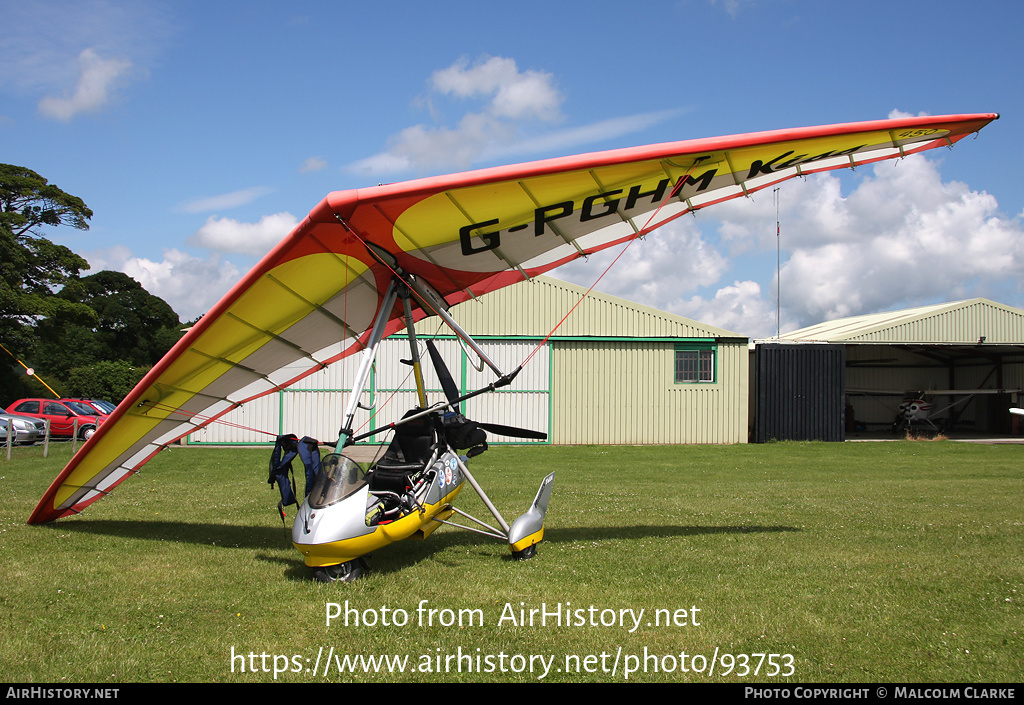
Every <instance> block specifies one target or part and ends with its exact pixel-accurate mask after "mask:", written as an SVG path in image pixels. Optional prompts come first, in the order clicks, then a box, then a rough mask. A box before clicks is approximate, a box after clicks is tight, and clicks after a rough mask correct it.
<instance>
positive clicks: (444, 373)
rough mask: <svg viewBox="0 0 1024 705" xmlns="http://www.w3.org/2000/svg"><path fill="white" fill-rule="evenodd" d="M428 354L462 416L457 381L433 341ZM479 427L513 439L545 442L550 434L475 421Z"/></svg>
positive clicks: (446, 392) (457, 412)
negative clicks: (530, 439)
mask: <svg viewBox="0 0 1024 705" xmlns="http://www.w3.org/2000/svg"><path fill="white" fill-rule="evenodd" d="M426 342H427V352H428V353H429V354H430V361H431V362H432V363H433V365H434V369H435V370H437V376H438V378H439V379H440V380H441V389H443V390H444V396H445V398H446V399H448V403H449V404H451V405H452V409H453V410H454V411H455V413H456V414H461V413H462V412H461V411H460V409H459V403H458V402H459V399H460V395H459V388H458V386H456V384H455V380H454V379H453V378H452V374H451V372H450V371H449V370H448V366H447V365H446V364H445V363H444V359H443V358H442V357H441V353H439V352H438V351H437V348H435V347H434V342H433V341H432V340H429V339H428V340H427V341H426ZM472 423H474V424H476V426H477V427H479V428H482V429H484V430H485V431H491V432H492V433H497V434H499V435H502V436H511V437H513V438H532V439H535V440H540V441H544V440H547V437H548V434H546V433H542V432H541V431H533V430H531V429H528V428H518V427H516V426H505V425H504V424H496V423H482V422H480V421H473V422H472Z"/></svg>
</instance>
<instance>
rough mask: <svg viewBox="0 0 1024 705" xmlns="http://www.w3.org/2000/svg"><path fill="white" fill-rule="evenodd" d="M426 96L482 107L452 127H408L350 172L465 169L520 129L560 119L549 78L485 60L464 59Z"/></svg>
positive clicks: (437, 78)
mask: <svg viewBox="0 0 1024 705" xmlns="http://www.w3.org/2000/svg"><path fill="white" fill-rule="evenodd" d="M429 83H430V86H431V96H430V97H428V99H427V101H426V102H428V103H432V102H433V100H434V99H436V98H439V97H445V96H451V97H455V98H458V99H461V100H464V101H465V100H473V101H478V102H479V101H483V104H482V105H480V106H479V109H478V110H476V111H472V112H467V113H465V114H464V115H463V117H462V118H461V119H460V120H459V122H458V124H457V126H455V127H444V126H434V127H432V126H428V125H422V124H420V125H413V126H412V127H408V128H406V129H404V130H402V131H401V132H400V133H398V134H397V135H396V136H395V137H393V138H392V139H391V140H390V146H389V147H388V149H387V150H386V151H385V152H382V153H379V154H376V155H373V156H371V157H368V158H366V159H363V160H360V161H358V162H356V163H354V164H352V165H351V166H350V167H349V170H351V171H354V172H361V173H367V174H378V173H385V172H395V171H405V170H417V171H431V170H434V169H438V168H446V167H447V168H463V169H464V168H467V167H468V166H470V165H471V164H472V163H473V162H474V161H476V160H477V159H479V158H480V156H481V155H483V154H486V153H487V152H488V151H490V150H493V149H495V148H496V147H498V146H500V145H505V144H508V143H509V142H510V141H513V140H514V139H516V137H517V135H518V130H519V125H520V123H527V122H531V121H541V122H553V121H557V120H559V119H560V118H561V104H562V95H561V93H560V92H559V91H558V89H557V87H556V86H555V81H554V77H553V76H552V75H551V74H549V73H545V72H542V71H534V70H527V71H520V70H519V68H518V67H517V66H516V62H515V61H514V60H513V59H509V58H502V57H488V58H486V59H483V60H481V61H479V62H477V63H475V64H473V65H470V64H469V62H468V61H467V60H465V59H462V60H460V61H457V62H456V63H454V64H452V65H451V66H449V67H448V68H445V69H441V70H439V71H436V72H434V74H433V75H432V76H431V78H430V81H429Z"/></svg>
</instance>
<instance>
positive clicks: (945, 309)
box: [781, 299, 1024, 345]
mask: <svg viewBox="0 0 1024 705" xmlns="http://www.w3.org/2000/svg"><path fill="white" fill-rule="evenodd" d="M781 339H782V340H783V341H790V342H812V341H814V342H830V343H850V344H853V343H874V344H879V343H902V344H913V343H917V344H928V345H942V344H949V345H975V344H977V343H978V342H984V343H987V344H1004V345H1019V344H1022V343H1024V311H1022V310H1021V309H1018V308H1013V307H1011V306H1007V305H1005V304H1000V303H996V302H995V301H990V300H988V299H968V300H966V301H953V302H950V303H944V304H935V305H932V306H921V307H918V308H908V309H903V310H902V311H889V312H887V313H873V314H868V315H865V316H853V317H851V318H840V319H838V320H834V321H828V322H825V323H819V324H817V325H813V326H809V327H807V328H801V329H800V330H796V331H793V332H791V333H786V334H784V335H783V336H782V337H781ZM982 339H984V340H982Z"/></svg>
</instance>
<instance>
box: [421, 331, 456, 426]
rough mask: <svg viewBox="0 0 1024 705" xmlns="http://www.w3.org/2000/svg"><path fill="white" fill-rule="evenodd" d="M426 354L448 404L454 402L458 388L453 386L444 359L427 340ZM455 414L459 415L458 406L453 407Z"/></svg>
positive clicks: (453, 381)
mask: <svg viewBox="0 0 1024 705" xmlns="http://www.w3.org/2000/svg"><path fill="white" fill-rule="evenodd" d="M427 352H429V353H430V361H431V362H432V363H433V365H434V369H435V370H437V376H438V378H440V380H441V389H443V390H444V395H445V397H446V398H447V399H448V401H449V403H451V402H454V401H455V400H456V399H458V398H459V388H458V386H456V384H455V380H454V379H452V373H451V372H449V371H448V365H446V364H444V359H443V358H442V357H441V353H439V352H438V351H437V348H435V347H434V341H432V340H430V339H429V338H428V339H427ZM454 408H455V413H457V414H458V413H461V412H460V411H459V406H458V404H456V405H455V406H454Z"/></svg>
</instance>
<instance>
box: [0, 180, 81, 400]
mask: <svg viewBox="0 0 1024 705" xmlns="http://www.w3.org/2000/svg"><path fill="white" fill-rule="evenodd" d="M91 217H92V211H91V210H89V208H88V206H86V205H85V203H84V202H83V201H82V199H80V198H78V197H77V196H72V195H70V194H67V193H65V192H64V191H62V190H60V189H59V188H57V187H56V186H54V185H53V184H50V183H49V182H47V180H46V179H44V178H43V177H42V176H40V175H39V174H37V173H36V172H34V171H32V170H31V169H26V168H25V167H21V166H14V165H12V164H0V342H3V343H4V345H5V346H7V347H8V348H9V349H10V350H12V351H15V352H16V354H18V355H19V356H22V357H29V356H30V355H31V353H32V352H33V350H34V346H35V342H36V335H35V333H36V331H35V324H36V323H37V322H38V321H39V320H41V319H44V318H45V319H51V320H63V321H69V322H77V323H79V324H83V323H84V324H87V325H88V324H89V323H91V322H94V321H95V313H94V312H93V311H92V309H90V308H89V307H88V306H86V305H84V304H81V303H78V302H75V301H73V300H69V299H67V298H60V297H59V296H57V295H56V294H57V292H58V291H59V290H60V289H61V287H63V286H64V285H65V284H66V283H67V282H68V281H71V280H73V279H75V278H77V277H78V274H79V272H81V271H82V270H83V269H88V268H89V263H88V262H86V261H85V260H84V259H83V258H82V257H79V256H78V255H76V254H75V253H74V252H72V251H71V250H70V249H68V248H67V247H64V246H63V245H57V244H54V243H53V242H51V241H50V240H48V239H46V238H45V237H43V236H42V235H41V230H42V228H44V227H55V226H60V225H67V226H70V227H73V228H77V229H79V230H87V229H88V228H89V225H88V220H89V218H91ZM21 386H22V380H20V379H18V378H17V376H15V375H14V374H13V373H11V372H10V368H9V367H8V366H7V365H6V364H4V365H0V390H3V391H4V393H5V395H6V393H8V392H9V391H11V392H14V390H17V389H18V388H19V387H21ZM14 393H16V392H14Z"/></svg>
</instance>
